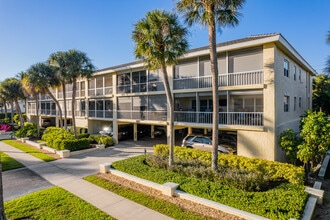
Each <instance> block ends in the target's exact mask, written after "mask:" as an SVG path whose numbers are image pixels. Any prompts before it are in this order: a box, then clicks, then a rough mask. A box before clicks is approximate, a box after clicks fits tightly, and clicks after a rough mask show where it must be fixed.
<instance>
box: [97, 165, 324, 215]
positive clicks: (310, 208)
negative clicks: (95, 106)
mask: <svg viewBox="0 0 330 220" xmlns="http://www.w3.org/2000/svg"><path fill="white" fill-rule="evenodd" d="M99 172H100V173H111V174H113V175H116V176H119V177H122V178H125V179H128V180H130V181H134V182H136V183H139V184H141V185H144V186H147V187H151V188H153V189H156V190H158V191H161V192H162V193H163V194H164V195H167V196H177V197H179V198H181V199H185V200H189V201H192V202H196V203H199V204H202V205H205V206H207V207H210V208H213V209H216V210H219V211H223V212H225V213H228V214H231V215H235V216H238V217H241V218H244V219H251V220H254V219H255V220H265V219H268V218H265V217H262V216H259V215H255V214H252V213H249V212H246V211H243V210H239V209H236V208H233V207H230V206H227V205H224V204H221V203H217V202H214V201H211V200H208V199H204V198H200V197H198V196H195V195H192V194H189V193H186V192H183V191H181V190H177V188H178V186H179V184H176V183H165V184H158V183H155V182H152V181H149V180H145V179H142V178H139V177H136V176H133V175H131V174H127V173H124V172H121V171H118V170H116V169H114V168H111V163H103V164H100V165H99ZM321 186H322V183H321V182H315V184H314V186H313V188H311V187H306V189H305V191H306V192H307V193H309V195H310V196H309V199H308V201H307V203H306V205H305V209H304V213H303V217H302V220H310V219H312V216H313V213H314V210H315V207H316V204H317V203H319V204H322V202H323V194H324V191H323V190H321Z"/></svg>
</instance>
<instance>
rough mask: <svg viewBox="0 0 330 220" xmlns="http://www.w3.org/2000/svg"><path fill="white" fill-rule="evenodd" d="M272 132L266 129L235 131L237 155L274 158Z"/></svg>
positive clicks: (274, 148)
mask: <svg viewBox="0 0 330 220" xmlns="http://www.w3.org/2000/svg"><path fill="white" fill-rule="evenodd" d="M275 151H276V147H275V138H274V134H273V133H270V132H267V131H247V130H238V131H237V155H240V156H246V157H250V158H260V159H266V160H272V161H273V160H275Z"/></svg>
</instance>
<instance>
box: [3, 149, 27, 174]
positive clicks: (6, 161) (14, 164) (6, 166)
mask: <svg viewBox="0 0 330 220" xmlns="http://www.w3.org/2000/svg"><path fill="white" fill-rule="evenodd" d="M0 155H1V163H2V171H7V170H13V169H17V168H21V167H24V165H23V164H21V163H20V162H18V161H16V160H14V159H13V158H11V157H9V156H8V155H7V154H5V153H2V152H0Z"/></svg>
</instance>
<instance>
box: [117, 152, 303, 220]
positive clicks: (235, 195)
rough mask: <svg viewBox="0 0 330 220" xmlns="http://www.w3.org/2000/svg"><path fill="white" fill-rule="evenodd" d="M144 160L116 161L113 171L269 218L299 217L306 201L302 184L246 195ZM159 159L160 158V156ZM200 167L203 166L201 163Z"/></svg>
mask: <svg viewBox="0 0 330 220" xmlns="http://www.w3.org/2000/svg"><path fill="white" fill-rule="evenodd" d="M148 157H149V155H140V156H137V157H132V158H128V159H126V160H121V161H116V162H114V163H112V166H113V167H114V168H116V169H117V170H120V171H123V172H126V173H129V174H131V175H135V176H138V177H140V178H144V179H147V180H150V181H153V182H156V183H159V184H164V183H166V182H175V183H178V184H180V189H181V190H183V191H185V192H187V193H190V194H193V195H196V196H199V197H202V198H206V199H209V200H212V201H215V202H219V203H222V204H225V205H228V206H231V207H234V208H237V209H240V210H244V211H247V212H251V213H254V214H256V215H260V216H264V217H266V218H270V219H290V218H296V219H299V218H301V216H302V213H303V211H304V206H305V202H306V200H307V198H308V194H307V193H306V192H305V187H304V186H303V185H298V184H291V183H282V184H280V185H278V186H276V187H274V188H273V189H271V190H267V191H265V192H246V191H243V190H239V189H237V188H234V187H232V186H228V185H224V184H220V183H219V182H217V181H216V180H215V181H209V180H205V179H202V178H201V177H187V176H185V175H182V174H181V173H176V172H173V171H171V170H165V169H159V168H156V167H153V166H151V165H150V164H148V162H147V161H149V162H150V160H149V158H148ZM147 158H148V159H147ZM160 158H161V159H162V157H160ZM158 159H159V158H157V159H151V161H152V162H151V163H154V164H161V162H160V161H158ZM201 164H202V165H203V162H202V163H201ZM197 169H199V168H196V170H197ZM207 172H209V173H205V174H203V175H206V176H208V175H210V173H212V172H213V171H211V170H209V169H207ZM198 173H199V174H200V173H201V172H198Z"/></svg>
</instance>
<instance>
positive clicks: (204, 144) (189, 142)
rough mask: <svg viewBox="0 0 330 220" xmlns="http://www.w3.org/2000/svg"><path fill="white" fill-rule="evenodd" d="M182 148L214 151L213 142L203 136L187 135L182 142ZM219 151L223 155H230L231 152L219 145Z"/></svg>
mask: <svg viewBox="0 0 330 220" xmlns="http://www.w3.org/2000/svg"><path fill="white" fill-rule="evenodd" d="M182 147H190V148H197V149H201V150H211V149H212V140H211V138H209V137H206V136H201V135H187V136H186V137H185V138H184V139H183V140H182ZM218 151H220V152H221V153H225V154H228V153H229V151H228V150H227V149H226V148H225V147H223V146H221V145H218Z"/></svg>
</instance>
